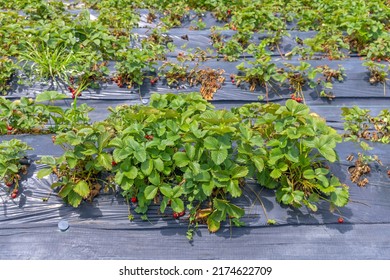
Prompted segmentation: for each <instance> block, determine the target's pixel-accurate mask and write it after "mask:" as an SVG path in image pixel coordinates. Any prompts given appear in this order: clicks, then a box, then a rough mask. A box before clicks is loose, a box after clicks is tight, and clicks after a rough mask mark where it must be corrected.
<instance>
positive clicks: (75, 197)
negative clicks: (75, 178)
mask: <svg viewBox="0 0 390 280" xmlns="http://www.w3.org/2000/svg"><path fill="white" fill-rule="evenodd" d="M82 200H83V198H82V197H81V196H80V195H79V194H78V193H76V192H74V191H70V192H69V194H68V196H67V201H68V203H69V204H70V205H72V206H73V207H75V208H76V207H78V206H79V205H80V203H81V201H82Z"/></svg>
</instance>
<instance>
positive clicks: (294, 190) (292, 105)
mask: <svg viewBox="0 0 390 280" xmlns="http://www.w3.org/2000/svg"><path fill="white" fill-rule="evenodd" d="M235 112H236V114H238V115H239V116H240V117H241V118H242V119H243V120H244V122H243V123H244V124H245V126H246V127H244V126H242V128H241V133H243V136H245V137H244V138H243V140H242V142H240V143H239V145H240V146H239V149H238V152H239V155H238V160H239V162H247V163H248V164H249V170H250V172H249V176H254V177H255V178H257V181H258V182H259V184H260V185H262V186H265V187H267V188H271V189H275V190H276V199H277V201H278V202H280V203H282V204H286V205H292V206H294V207H301V206H303V205H305V206H307V207H309V208H310V209H311V210H313V211H316V210H317V206H316V203H317V202H318V201H319V200H320V199H323V200H325V201H328V202H329V203H330V206H331V209H334V208H335V207H342V206H344V205H346V204H347V202H348V197H349V194H348V187H347V186H345V185H344V184H342V183H341V182H340V181H339V179H338V178H337V177H336V176H334V175H333V174H332V173H331V171H330V170H329V169H328V168H327V166H328V163H332V162H335V161H336V160H338V155H337V152H336V150H335V147H336V144H337V143H340V142H341V136H340V135H338V134H337V132H336V131H335V130H334V129H332V128H330V127H328V126H327V125H326V123H325V121H324V120H323V119H321V118H319V117H317V116H314V115H311V114H310V110H309V108H308V107H307V106H306V105H304V104H299V103H298V102H296V101H294V100H288V101H287V102H286V105H285V106H281V105H278V104H266V105H261V104H249V105H244V106H243V107H241V108H237V109H235ZM248 128H250V129H248ZM255 139H256V141H254V140H255Z"/></svg>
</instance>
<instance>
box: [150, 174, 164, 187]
mask: <svg viewBox="0 0 390 280" xmlns="http://www.w3.org/2000/svg"><path fill="white" fill-rule="evenodd" d="M148 179H149V182H150V183H152V184H153V185H155V186H158V185H160V183H161V181H160V173H158V172H156V170H153V171H152V173H151V174H150V175H149V177H148Z"/></svg>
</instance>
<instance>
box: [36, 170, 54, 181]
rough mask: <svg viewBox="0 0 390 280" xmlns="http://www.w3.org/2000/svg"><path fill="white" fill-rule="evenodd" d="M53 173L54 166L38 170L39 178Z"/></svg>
mask: <svg viewBox="0 0 390 280" xmlns="http://www.w3.org/2000/svg"><path fill="white" fill-rule="evenodd" d="M51 173H53V169H52V168H44V169H41V170H39V171H38V173H37V178H38V179H42V178H43V177H46V176H49V175H50V174H51Z"/></svg>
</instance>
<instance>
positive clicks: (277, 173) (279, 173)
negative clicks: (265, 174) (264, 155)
mask: <svg viewBox="0 0 390 280" xmlns="http://www.w3.org/2000/svg"><path fill="white" fill-rule="evenodd" d="M269 175H270V176H271V177H272V178H274V179H278V178H279V177H280V176H282V171H281V170H279V169H277V168H275V169H274V170H272V172H271V173H270V174H269Z"/></svg>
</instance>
